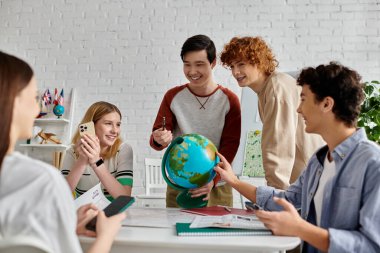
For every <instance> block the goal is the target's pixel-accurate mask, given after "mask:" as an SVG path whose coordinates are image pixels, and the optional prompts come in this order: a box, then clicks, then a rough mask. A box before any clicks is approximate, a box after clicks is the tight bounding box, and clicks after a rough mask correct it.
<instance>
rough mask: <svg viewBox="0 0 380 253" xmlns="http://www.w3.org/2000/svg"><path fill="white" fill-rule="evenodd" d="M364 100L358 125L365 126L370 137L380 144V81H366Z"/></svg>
mask: <svg viewBox="0 0 380 253" xmlns="http://www.w3.org/2000/svg"><path fill="white" fill-rule="evenodd" d="M364 84H365V87H364V93H365V100H364V102H363V105H362V108H361V111H360V115H359V120H358V125H359V126H360V127H364V128H365V131H366V133H367V136H368V139H370V140H372V141H374V142H377V143H378V144H379V145H380V82H379V81H371V82H365V83H364Z"/></svg>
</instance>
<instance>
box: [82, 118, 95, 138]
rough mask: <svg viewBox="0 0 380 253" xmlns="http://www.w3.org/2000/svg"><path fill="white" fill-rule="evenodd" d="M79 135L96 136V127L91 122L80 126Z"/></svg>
mask: <svg viewBox="0 0 380 253" xmlns="http://www.w3.org/2000/svg"><path fill="white" fill-rule="evenodd" d="M79 134H80V136H83V135H84V134H88V135H91V136H95V126H94V122H92V121H89V122H86V123H83V124H80V125H79Z"/></svg>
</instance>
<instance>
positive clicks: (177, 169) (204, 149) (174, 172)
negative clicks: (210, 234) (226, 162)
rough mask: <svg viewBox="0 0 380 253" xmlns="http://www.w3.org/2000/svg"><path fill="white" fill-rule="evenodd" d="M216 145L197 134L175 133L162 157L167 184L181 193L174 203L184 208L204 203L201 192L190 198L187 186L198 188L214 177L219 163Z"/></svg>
mask: <svg viewBox="0 0 380 253" xmlns="http://www.w3.org/2000/svg"><path fill="white" fill-rule="evenodd" d="M216 151H217V149H216V147H215V145H214V144H213V143H212V142H211V141H210V140H209V139H207V138H206V137H204V136H202V135H199V134H186V135H182V136H179V137H177V138H176V139H175V140H173V141H172V143H171V144H170V145H169V147H168V148H167V150H166V152H165V154H164V158H163V159H162V174H163V177H164V179H165V181H166V182H167V184H168V185H169V186H170V187H172V188H173V189H176V190H180V191H182V193H181V194H180V195H178V197H177V203H178V204H179V205H180V206H181V207H184V208H191V207H203V206H206V205H207V201H204V200H203V198H204V196H201V197H197V198H192V197H191V194H190V193H189V192H188V190H189V189H195V188H200V187H202V186H204V185H206V184H207V183H209V182H210V181H211V180H213V178H214V177H215V171H214V169H213V168H214V166H215V165H216V164H218V162H219V157H218V156H217V155H216Z"/></svg>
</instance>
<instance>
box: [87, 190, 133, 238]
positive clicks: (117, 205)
mask: <svg viewBox="0 0 380 253" xmlns="http://www.w3.org/2000/svg"><path fill="white" fill-rule="evenodd" d="M134 202H135V198H134V197H130V196H124V195H121V196H119V197H117V198H116V199H115V200H114V201H112V202H111V204H109V205H108V206H107V207H106V208H104V210H103V211H104V214H105V215H106V216H107V217H111V216H113V215H115V214H118V213H121V212H123V211H124V210H125V209H127V208H128V207H129V206H130V205H132V204H133V203H134ZM96 220H97V219H96V216H95V217H94V218H93V219H92V220H91V221H90V222H89V223H87V225H86V228H87V229H88V230H92V231H96Z"/></svg>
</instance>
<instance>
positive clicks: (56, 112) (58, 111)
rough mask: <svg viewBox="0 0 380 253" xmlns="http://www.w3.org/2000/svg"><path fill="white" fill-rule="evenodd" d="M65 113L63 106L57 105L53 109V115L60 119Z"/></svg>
mask: <svg viewBox="0 0 380 253" xmlns="http://www.w3.org/2000/svg"><path fill="white" fill-rule="evenodd" d="M64 112H65V107H63V106H62V105H55V106H54V108H53V113H54V115H56V116H58V118H60V117H61V116H62V115H63V113H64Z"/></svg>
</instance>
